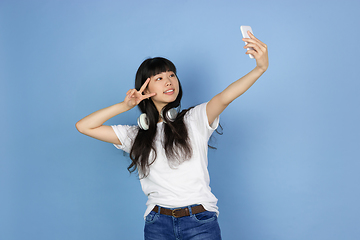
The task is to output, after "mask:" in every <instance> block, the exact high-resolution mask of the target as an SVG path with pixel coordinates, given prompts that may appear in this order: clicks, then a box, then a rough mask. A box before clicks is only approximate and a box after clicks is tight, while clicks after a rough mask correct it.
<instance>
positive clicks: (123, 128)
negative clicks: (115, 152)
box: [111, 125, 138, 153]
mask: <svg viewBox="0 0 360 240" xmlns="http://www.w3.org/2000/svg"><path fill="white" fill-rule="evenodd" d="M111 127H112V129H113V130H114V132H115V134H116V136H117V137H118V139H119V140H120V142H121V145H120V144H114V146H115V147H116V148H117V149H121V150H123V151H125V152H127V153H129V152H130V150H131V147H132V145H133V142H134V140H135V137H136V135H137V133H138V127H136V126H129V125H112V126H111Z"/></svg>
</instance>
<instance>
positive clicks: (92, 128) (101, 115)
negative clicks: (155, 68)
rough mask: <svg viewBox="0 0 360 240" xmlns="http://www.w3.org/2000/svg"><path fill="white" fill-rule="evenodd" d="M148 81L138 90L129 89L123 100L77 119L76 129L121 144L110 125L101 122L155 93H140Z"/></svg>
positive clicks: (102, 139) (105, 140)
mask: <svg viewBox="0 0 360 240" xmlns="http://www.w3.org/2000/svg"><path fill="white" fill-rule="evenodd" d="M149 81H150V79H148V80H146V82H145V83H144V84H143V86H142V87H141V89H140V90H139V91H137V90H136V89H130V90H129V91H128V92H127V93H126V97H125V99H124V101H123V102H121V103H117V104H114V105H112V106H110V107H107V108H103V109H100V110H98V111H96V112H93V113H91V114H90V115H88V116H86V117H84V118H83V119H81V120H80V121H78V122H77V123H76V128H77V130H78V131H79V132H81V133H83V134H85V135H88V136H90V137H93V138H96V139H99V140H101V141H104V142H110V143H115V144H120V145H121V142H120V141H119V139H118V138H117V136H116V134H115V132H114V131H113V129H112V127H111V126H107V125H103V124H104V123H105V122H106V121H107V120H109V119H110V118H112V117H115V116H116V115H118V114H121V113H123V112H126V111H128V110H130V109H132V108H133V107H135V106H136V105H138V104H139V103H140V102H141V101H142V100H144V99H146V98H149V97H152V96H154V95H155V93H149V94H145V95H143V94H142V92H143V91H144V90H145V88H146V86H147V84H148V83H149Z"/></svg>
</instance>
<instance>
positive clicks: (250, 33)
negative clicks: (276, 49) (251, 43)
mask: <svg viewBox="0 0 360 240" xmlns="http://www.w3.org/2000/svg"><path fill="white" fill-rule="evenodd" d="M248 34H249V37H250V38H251V39H255V41H257V42H259V43H260V44H261V45H262V46H263V47H266V44H265V43H263V42H262V41H260V40H259V39H257V38H256V37H255V36H254V34H253V33H252V32H250V31H248Z"/></svg>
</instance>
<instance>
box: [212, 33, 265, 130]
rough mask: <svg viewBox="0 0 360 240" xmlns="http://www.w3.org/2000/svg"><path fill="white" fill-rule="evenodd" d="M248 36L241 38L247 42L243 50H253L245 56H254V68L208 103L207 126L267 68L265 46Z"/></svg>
mask: <svg viewBox="0 0 360 240" xmlns="http://www.w3.org/2000/svg"><path fill="white" fill-rule="evenodd" d="M248 34H249V36H250V38H243V39H242V40H243V41H244V42H248V44H247V45H245V47H244V48H253V50H248V51H247V52H246V54H252V55H253V56H254V58H255V59H256V67H255V68H254V69H253V70H252V71H250V72H249V73H248V74H246V75H245V76H243V77H242V78H240V79H238V80H237V81H235V82H233V83H232V84H230V85H229V86H228V87H227V88H226V89H225V90H223V91H222V92H221V93H219V94H217V95H216V96H215V97H213V98H212V99H211V100H210V101H209V102H208V104H207V106H206V113H207V117H208V121H209V124H211V123H212V122H213V121H214V120H215V119H216V118H217V117H218V116H219V115H220V113H222V111H224V110H225V108H226V107H227V106H228V105H229V104H230V103H231V102H232V101H234V100H235V99H236V98H238V97H239V96H241V95H242V94H243V93H244V92H246V91H247V90H248V89H249V88H250V87H251V86H252V85H253V84H254V83H255V82H256V80H258V79H259V77H260V76H261V75H262V74H263V73H264V72H265V71H266V70H267V68H268V66H269V59H268V51H267V46H266V44H264V43H263V42H261V41H260V40H259V39H257V38H256V37H255V36H254V35H253V34H252V33H251V32H250V31H248Z"/></svg>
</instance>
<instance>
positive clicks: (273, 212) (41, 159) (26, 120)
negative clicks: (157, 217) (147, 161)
mask: <svg viewBox="0 0 360 240" xmlns="http://www.w3.org/2000/svg"><path fill="white" fill-rule="evenodd" d="M359 9H360V2H359V1H355V0H354V1H349V0H344V1H332V0H330V1H304V0H301V1H265V0H264V1H240V0H238V1H220V0H219V1H206V0H194V1H190V0H187V1H186V0H184V1H175V0H166V1H165V0H155V1H139V0H133V1H115V0H113V1H110V0H105V1H80V0H79V1H70V0H65V1H50V0H49V1H38V0H34V1H10V0H1V1H0V67H1V68H0V79H1V87H0V106H1V116H2V117H1V118H0V126H1V142H0V151H1V152H0V239H2V240H24V239H36V240H49V239H51V240H58V239H59V240H60V239H61V240H63V239H66V240H73V239H74V240H77V239H87V240H92V239H106V240H115V239H135V240H136V239H142V237H143V227H144V223H143V213H144V211H145V202H146V196H145V195H144V194H143V192H142V190H141V187H140V183H139V181H138V180H137V176H136V174H132V175H130V174H129V173H128V172H127V170H126V167H127V166H128V164H129V160H128V157H126V156H123V154H122V152H121V151H119V150H116V149H115V148H114V147H113V146H112V145H111V144H108V143H103V142H100V141H97V140H94V139H91V138H89V137H87V136H84V135H82V134H80V133H78V132H77V130H76V129H75V123H76V122H77V121H78V120H79V119H81V118H82V117H84V116H86V115H87V114H90V113H91V112H93V111H95V110H98V109H100V108H103V107H107V106H109V105H112V104H115V103H117V102H120V101H122V100H123V99H124V96H125V93H126V91H127V90H128V89H130V88H133V85H134V77H135V72H136V70H137V68H138V66H139V65H140V63H141V62H142V61H143V60H144V59H145V58H147V57H154V56H163V57H167V58H169V59H170V60H172V61H173V62H174V63H175V65H176V66H177V68H178V76H179V78H180V80H181V82H182V85H183V88H184V98H183V103H182V106H183V108H187V107H189V106H192V105H195V104H199V103H202V102H204V101H208V100H209V99H210V98H211V97H212V96H214V95H215V94H217V93H218V92H219V91H221V90H223V89H224V88H225V87H226V86H227V85H229V84H230V83H231V82H232V81H235V80H236V79H238V78H240V77H241V76H243V75H245V74H246V73H247V72H249V71H250V70H251V69H252V68H253V67H254V66H255V61H254V60H252V59H250V58H249V57H248V56H247V55H245V50H244V49H243V46H244V43H243V42H242V41H241V38H242V37H241V33H240V29H239V27H240V25H251V26H252V28H253V30H254V33H255V35H256V36H257V37H258V38H259V39H261V40H262V41H263V42H265V43H266V44H268V46H269V59H270V66H269V69H268V71H267V72H266V73H265V74H264V75H263V76H262V77H261V78H260V79H259V81H258V82H256V83H255V85H254V86H253V87H252V88H251V89H250V90H249V91H248V92H246V93H245V94H244V95H243V96H241V97H240V98H239V99H237V100H236V101H234V102H233V103H232V104H231V105H230V106H229V107H228V109H227V110H226V111H225V112H224V113H223V114H222V115H221V119H220V120H221V124H222V126H223V128H224V130H223V132H224V134H223V135H222V136H219V135H216V134H215V138H214V139H213V141H212V145H214V146H216V147H217V150H210V153H209V171H210V175H211V187H212V190H213V192H214V193H215V195H216V196H217V197H218V199H219V202H218V205H219V208H220V216H219V222H220V225H221V228H222V234H223V239H248V240H263V239H274V240H289V239H290V240H303V239H308V240H315V239H316V240H318V239H326V240H335V239H336V240H339V239H341V240H343V239H346V240H355V239H356V240H357V239H360V228H359V222H360V207H359V202H360V189H359V183H360V174H359V169H360V163H359V159H360V154H359V147H360V140H359V139H360V138H359V135H360V127H359V122H360V114H359V102H360V97H359V94H358V92H359V88H360V83H359V73H358V68H359V66H358V65H359V54H360V51H359V50H360V47H359V43H358V41H359V39H360V31H359V24H360V17H359V15H358V10H359ZM138 115H139V111H138V110H137V109H133V110H131V111H129V112H127V113H125V114H123V115H121V116H117V117H115V118H113V119H111V120H109V121H108V124H119V123H123V124H135V123H136V118H137V117H138Z"/></svg>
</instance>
